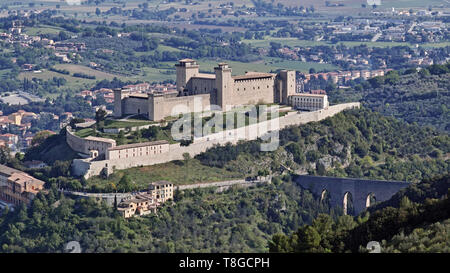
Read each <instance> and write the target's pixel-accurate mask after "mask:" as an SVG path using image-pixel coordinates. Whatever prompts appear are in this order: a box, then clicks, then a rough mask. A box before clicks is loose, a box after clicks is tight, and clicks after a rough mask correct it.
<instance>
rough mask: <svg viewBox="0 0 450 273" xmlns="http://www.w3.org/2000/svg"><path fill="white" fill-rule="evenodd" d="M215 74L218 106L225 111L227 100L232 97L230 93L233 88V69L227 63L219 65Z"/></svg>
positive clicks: (215, 68)
mask: <svg viewBox="0 0 450 273" xmlns="http://www.w3.org/2000/svg"><path fill="white" fill-rule="evenodd" d="M214 72H215V74H216V90H217V105H219V106H220V107H221V108H222V110H223V111H224V110H226V109H225V106H226V105H227V98H228V96H230V95H231V92H229V91H230V90H232V88H233V86H232V85H233V79H232V77H231V68H230V67H228V64H226V63H219V64H218V66H217V67H214Z"/></svg>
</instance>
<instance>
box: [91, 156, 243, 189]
mask: <svg viewBox="0 0 450 273" xmlns="http://www.w3.org/2000/svg"><path fill="white" fill-rule="evenodd" d="M124 174H127V175H128V176H129V177H130V179H131V181H133V183H134V184H135V185H136V186H137V187H138V188H139V189H145V188H147V187H148V184H149V183H151V182H155V181H160V180H167V181H170V182H172V183H174V184H175V185H185V184H194V183H204V182H214V181H224V180H234V179H242V178H243V176H242V174H240V173H238V172H232V171H228V170H226V169H220V168H215V167H208V166H205V165H202V164H201V163H200V162H199V161H198V160H196V159H189V160H188V161H187V162H184V161H172V162H168V163H164V164H158V165H153V166H146V167H137V168H131V169H127V170H120V171H116V172H115V173H114V174H113V175H111V176H110V177H109V178H108V179H102V178H99V177H93V178H90V179H88V183H87V185H88V187H92V186H93V185H96V186H97V187H98V188H105V187H107V186H108V185H110V184H111V183H113V184H114V185H117V183H118V182H119V181H120V179H121V178H122V176H123V175H124Z"/></svg>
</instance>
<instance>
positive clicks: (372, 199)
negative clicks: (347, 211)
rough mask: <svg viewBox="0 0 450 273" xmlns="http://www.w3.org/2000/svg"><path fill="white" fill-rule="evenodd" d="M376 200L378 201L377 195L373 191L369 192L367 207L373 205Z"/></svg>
mask: <svg viewBox="0 0 450 273" xmlns="http://www.w3.org/2000/svg"><path fill="white" fill-rule="evenodd" d="M376 202H377V197H376V195H375V194H374V193H373V192H371V193H369V194H368V195H367V197H366V208H368V207H370V206H373V205H374V204H375V203H376Z"/></svg>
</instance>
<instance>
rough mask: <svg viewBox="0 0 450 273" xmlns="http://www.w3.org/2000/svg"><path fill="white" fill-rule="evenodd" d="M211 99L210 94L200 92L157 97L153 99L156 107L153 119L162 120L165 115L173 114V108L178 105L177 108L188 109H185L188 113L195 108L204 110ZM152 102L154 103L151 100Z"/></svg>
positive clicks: (154, 107)
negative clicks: (197, 93) (182, 95)
mask: <svg viewBox="0 0 450 273" xmlns="http://www.w3.org/2000/svg"><path fill="white" fill-rule="evenodd" d="M210 100H211V96H210V94H200V95H193V96H184V97H172V98H162V97H155V98H154V101H153V109H154V117H153V120H162V119H164V118H165V117H170V116H172V110H173V109H174V108H175V107H177V109H187V110H183V111H184V112H186V113H187V112H193V111H194V110H196V111H203V110H204V109H205V108H206V107H207V106H209V105H210V104H211V102H210ZM150 103H152V101H151V100H150ZM197 104H198V105H197ZM150 108H152V106H150ZM196 108H200V109H196Z"/></svg>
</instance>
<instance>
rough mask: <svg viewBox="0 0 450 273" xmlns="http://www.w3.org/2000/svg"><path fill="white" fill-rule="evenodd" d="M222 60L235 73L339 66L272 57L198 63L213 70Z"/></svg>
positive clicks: (201, 67) (317, 69)
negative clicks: (260, 59) (254, 60)
mask: <svg viewBox="0 0 450 273" xmlns="http://www.w3.org/2000/svg"><path fill="white" fill-rule="evenodd" d="M221 61H226V62H227V63H228V64H229V65H230V66H231V68H232V70H233V71H232V73H233V75H241V74H245V72H246V71H258V72H275V71H276V70H279V69H291V70H298V71H302V72H307V71H308V70H309V69H310V68H314V69H316V71H321V70H336V69H337V67H336V66H334V65H332V64H321V63H311V62H301V61H290V60H283V59H281V58H272V57H267V58H265V59H264V60H262V61H258V62H251V63H245V62H236V61H227V60H209V59H201V60H199V61H198V63H199V65H200V70H201V71H208V72H213V71H214V67H215V66H217V63H218V62H221Z"/></svg>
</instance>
